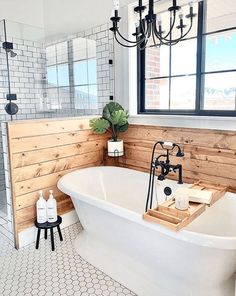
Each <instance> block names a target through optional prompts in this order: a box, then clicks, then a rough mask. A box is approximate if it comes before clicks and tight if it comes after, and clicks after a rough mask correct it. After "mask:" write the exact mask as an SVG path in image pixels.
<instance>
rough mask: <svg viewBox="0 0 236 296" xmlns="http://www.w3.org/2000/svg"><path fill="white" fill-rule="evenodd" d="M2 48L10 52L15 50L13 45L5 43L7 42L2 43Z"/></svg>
mask: <svg viewBox="0 0 236 296" xmlns="http://www.w3.org/2000/svg"><path fill="white" fill-rule="evenodd" d="M2 47H3V49H5V50H6V51H9V50H11V49H13V43H12V42H7V41H5V42H3V43H2Z"/></svg>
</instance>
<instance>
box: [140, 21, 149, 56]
mask: <svg viewBox="0 0 236 296" xmlns="http://www.w3.org/2000/svg"><path fill="white" fill-rule="evenodd" d="M150 31H151V26H148V32H147V34H148V37H147V38H146V40H145V42H144V46H142V47H141V46H140V45H141V44H142V43H140V44H139V45H138V48H139V50H144V49H145V48H146V46H147V44H148V41H149V37H150V36H151V34H150Z"/></svg>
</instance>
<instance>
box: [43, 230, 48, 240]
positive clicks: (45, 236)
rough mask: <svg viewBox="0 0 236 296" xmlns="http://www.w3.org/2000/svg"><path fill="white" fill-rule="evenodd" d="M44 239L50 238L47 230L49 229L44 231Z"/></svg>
mask: <svg viewBox="0 0 236 296" xmlns="http://www.w3.org/2000/svg"><path fill="white" fill-rule="evenodd" d="M44 238H45V239H47V238H48V230H47V229H45V230H44Z"/></svg>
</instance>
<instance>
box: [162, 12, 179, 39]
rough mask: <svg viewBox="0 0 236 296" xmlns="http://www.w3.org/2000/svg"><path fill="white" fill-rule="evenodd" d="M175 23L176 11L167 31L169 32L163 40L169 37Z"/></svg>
mask: <svg viewBox="0 0 236 296" xmlns="http://www.w3.org/2000/svg"><path fill="white" fill-rule="evenodd" d="M175 21H176V11H174V17H173V22H172V24H171V26H170V30H169V32H168V33H167V34H166V35H165V36H164V37H162V38H163V39H166V38H167V37H168V36H169V35H170V33H171V32H172V30H173V29H174V26H175Z"/></svg>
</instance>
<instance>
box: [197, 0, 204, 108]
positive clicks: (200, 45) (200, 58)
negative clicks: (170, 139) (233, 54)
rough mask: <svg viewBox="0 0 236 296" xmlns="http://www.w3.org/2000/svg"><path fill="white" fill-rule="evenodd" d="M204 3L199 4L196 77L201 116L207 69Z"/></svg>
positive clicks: (198, 106)
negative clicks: (204, 78)
mask: <svg viewBox="0 0 236 296" xmlns="http://www.w3.org/2000/svg"><path fill="white" fill-rule="evenodd" d="M204 39H205V37H204V3H203V2H199V4H198V31H197V69H196V72H197V75H196V113H197V114H199V113H200V110H201V107H202V105H203V100H204V97H203V93H204V81H203V79H202V72H203V67H205V62H204V59H205V42H204Z"/></svg>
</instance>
